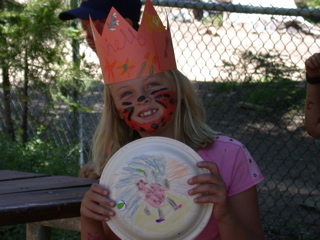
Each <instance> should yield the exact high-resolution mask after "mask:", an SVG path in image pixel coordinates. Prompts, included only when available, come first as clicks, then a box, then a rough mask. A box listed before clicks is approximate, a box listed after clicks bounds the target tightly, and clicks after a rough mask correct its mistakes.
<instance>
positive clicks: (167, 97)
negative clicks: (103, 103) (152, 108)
mask: <svg viewBox="0 0 320 240" xmlns="http://www.w3.org/2000/svg"><path fill="white" fill-rule="evenodd" d="M152 97H153V99H154V101H155V102H157V103H158V104H159V105H161V108H162V109H163V111H162V115H161V116H160V117H159V118H158V119H156V120H154V121H151V122H143V123H141V122H138V121H136V120H132V114H133V112H134V107H133V106H132V105H131V106H128V107H126V108H122V109H120V110H119V112H120V114H121V115H122V116H123V118H124V120H125V122H126V124H127V125H128V126H129V127H130V128H132V129H133V130H136V131H138V132H146V133H154V132H156V131H157V130H159V129H160V128H162V127H164V126H165V125H166V123H167V122H168V121H170V119H171V118H172V117H173V115H174V113H175V111H176V108H177V96H176V93H175V92H173V91H158V92H155V93H154V94H153V95H152ZM126 104H127V103H126Z"/></svg>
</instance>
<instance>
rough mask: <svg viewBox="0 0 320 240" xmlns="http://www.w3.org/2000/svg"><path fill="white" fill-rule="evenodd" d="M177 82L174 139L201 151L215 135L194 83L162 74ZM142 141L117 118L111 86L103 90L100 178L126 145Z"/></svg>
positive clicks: (174, 73) (96, 150) (96, 152)
mask: <svg viewBox="0 0 320 240" xmlns="http://www.w3.org/2000/svg"><path fill="white" fill-rule="evenodd" d="M159 74H164V76H165V77H167V78H170V79H172V80H174V81H175V84H176V87H177V98H178V103H177V110H176V113H175V116H174V118H173V119H174V138H175V139H176V140H179V141H181V142H184V143H185V144H187V145H188V146H189V147H191V148H192V149H194V150H195V151H198V150H200V149H203V148H205V147H207V146H209V145H211V144H212V143H213V135H214V134H217V132H215V131H213V130H212V129H211V128H210V127H209V126H208V125H207V124H206V123H205V117H206V116H205V109H204V107H203V105H202V102H201V100H200V98H199V97H198V96H197V94H196V92H195V90H194V88H193V85H192V83H191V82H190V81H189V79H187V78H186V77H185V76H184V75H183V74H182V73H181V72H179V71H178V70H177V69H174V70H169V71H166V72H163V73H159ZM138 138H140V135H139V134H138V132H136V131H134V130H132V129H131V128H130V127H128V126H127V125H126V123H125V122H124V120H123V119H121V118H120V117H119V116H118V113H117V110H116V108H115V104H114V101H113V98H112V95H111V88H110V85H105V87H104V109H103V114H102V117H101V120H100V122H99V124H98V127H97V129H96V131H95V134H94V137H93V148H92V155H93V165H94V169H95V172H96V173H97V174H98V175H101V173H102V170H103V168H104V166H105V164H106V163H107V161H108V160H109V159H110V157H111V156H112V155H113V154H114V153H115V152H116V151H117V150H119V149H120V148H121V147H122V146H124V145H125V144H127V143H129V142H131V141H134V140H136V139H138Z"/></svg>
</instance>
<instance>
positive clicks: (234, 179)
mask: <svg viewBox="0 0 320 240" xmlns="http://www.w3.org/2000/svg"><path fill="white" fill-rule="evenodd" d="M232 160H233V167H232V174H231V175H229V177H230V179H229V183H228V196H229V197H230V196H233V195H236V194H238V193H240V192H243V191H245V190H247V189H249V188H251V187H253V186H255V185H257V184H258V183H260V182H261V181H263V179H264V178H263V176H262V174H261V172H260V170H259V167H258V165H257V163H256V162H255V161H254V159H253V157H252V156H251V154H250V153H249V151H248V150H247V148H246V147H245V146H243V145H242V146H239V147H238V151H237V152H235V155H234V159H232Z"/></svg>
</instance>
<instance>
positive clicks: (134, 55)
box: [90, 0, 176, 84]
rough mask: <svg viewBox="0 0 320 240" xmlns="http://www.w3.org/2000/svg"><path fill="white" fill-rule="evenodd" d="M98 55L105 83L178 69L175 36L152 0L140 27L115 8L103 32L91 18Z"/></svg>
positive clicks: (146, 8)
mask: <svg viewBox="0 0 320 240" xmlns="http://www.w3.org/2000/svg"><path fill="white" fill-rule="evenodd" d="M90 23H91V28H92V29H93V34H94V38H95V45H96V50H97V55H98V57H99V60H100V66H101V70H102V74H103V78H104V82H105V83H106V84H111V83H116V82H122V81H127V80H130V79H134V78H138V77H144V76H148V75H151V74H156V73H160V72H164V71H167V70H171V69H175V68H176V61H175V57H174V51H173V46H172V39H171V35H170V30H169V24H168V20H167V29H166V28H165V27H164V25H163V24H162V22H161V20H160V18H159V16H158V14H157V12H156V11H155V9H154V7H153V5H152V3H151V2H150V0H146V4H145V9H144V13H143V16H142V20H141V24H140V28H139V30H138V31H136V30H134V29H133V28H132V27H131V25H130V24H129V23H128V22H127V21H126V20H125V19H124V18H123V17H122V16H121V15H120V14H119V13H118V12H117V10H116V9H115V8H112V9H111V11H110V13H109V15H108V18H107V21H106V24H105V26H104V29H103V32H102V35H100V34H99V33H98V31H97V30H96V28H95V27H94V25H93V23H92V21H91V19H90Z"/></svg>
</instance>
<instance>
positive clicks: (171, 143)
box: [100, 136, 213, 240]
mask: <svg viewBox="0 0 320 240" xmlns="http://www.w3.org/2000/svg"><path fill="white" fill-rule="evenodd" d="M154 144H166V145H167V146H168V148H175V150H176V149H177V148H179V151H184V154H188V155H189V156H190V158H189V159H188V160H191V159H192V160H191V161H193V163H194V164H195V163H196V162H199V161H203V160H202V158H201V157H200V156H199V155H198V154H197V153H196V152H195V151H194V150H193V149H192V148H190V147H189V146H188V145H186V144H184V143H182V142H180V141H178V140H175V139H172V138H167V137H159V136H156V137H144V138H140V139H137V140H135V141H132V142H130V143H128V144H126V145H125V146H123V147H122V148H120V149H119V150H118V151H117V152H116V153H115V154H114V155H113V156H112V157H111V158H110V160H109V161H108V163H107V164H106V166H105V168H104V170H103V172H102V174H101V178H100V184H101V185H103V186H106V184H105V182H106V181H107V180H108V179H109V178H110V173H109V172H110V171H111V170H112V169H114V168H115V165H117V164H118V165H119V161H118V160H117V159H118V158H119V157H121V156H122V155H123V154H126V153H128V152H130V151H136V148H137V147H140V146H142V148H146V146H148V145H149V146H155V145H154ZM158 146H159V145H158ZM133 149H134V150H133ZM197 169H198V171H199V172H202V173H205V172H208V171H207V170H205V169H201V168H197ZM190 187H192V188H193V187H194V186H190ZM110 196H111V197H112V191H111V194H110ZM196 207H197V208H199V209H200V210H201V213H199V215H198V216H199V217H198V219H199V220H198V221H197V222H196V221H194V223H195V224H197V226H194V227H192V228H191V229H192V231H191V230H189V231H187V238H186V236H185V235H186V233H184V234H181V236H176V237H175V238H174V239H181V240H182V239H184V240H185V239H194V238H195V237H196V236H198V235H199V234H200V233H201V232H202V231H203V229H204V228H205V227H206V225H207V223H208V222H209V220H210V217H211V213H212V208H213V204H211V203H206V204H199V205H198V204H197V206H196ZM114 219H116V218H115V217H111V219H110V220H109V221H106V223H107V224H108V226H109V227H110V229H111V230H112V231H113V232H114V233H115V234H116V235H117V236H118V237H119V238H121V239H122V240H125V239H128V240H129V239H130V240H144V239H146V240H147V239H150V236H146V238H143V239H142V238H141V237H139V238H135V237H132V235H130V234H132V232H126V229H129V227H125V228H123V226H122V227H121V226H118V223H117V222H116V221H115V220H114ZM128 235H129V236H130V237H128ZM152 239H156V240H161V239H168V238H155V237H152ZM170 239H172V238H170Z"/></svg>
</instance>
